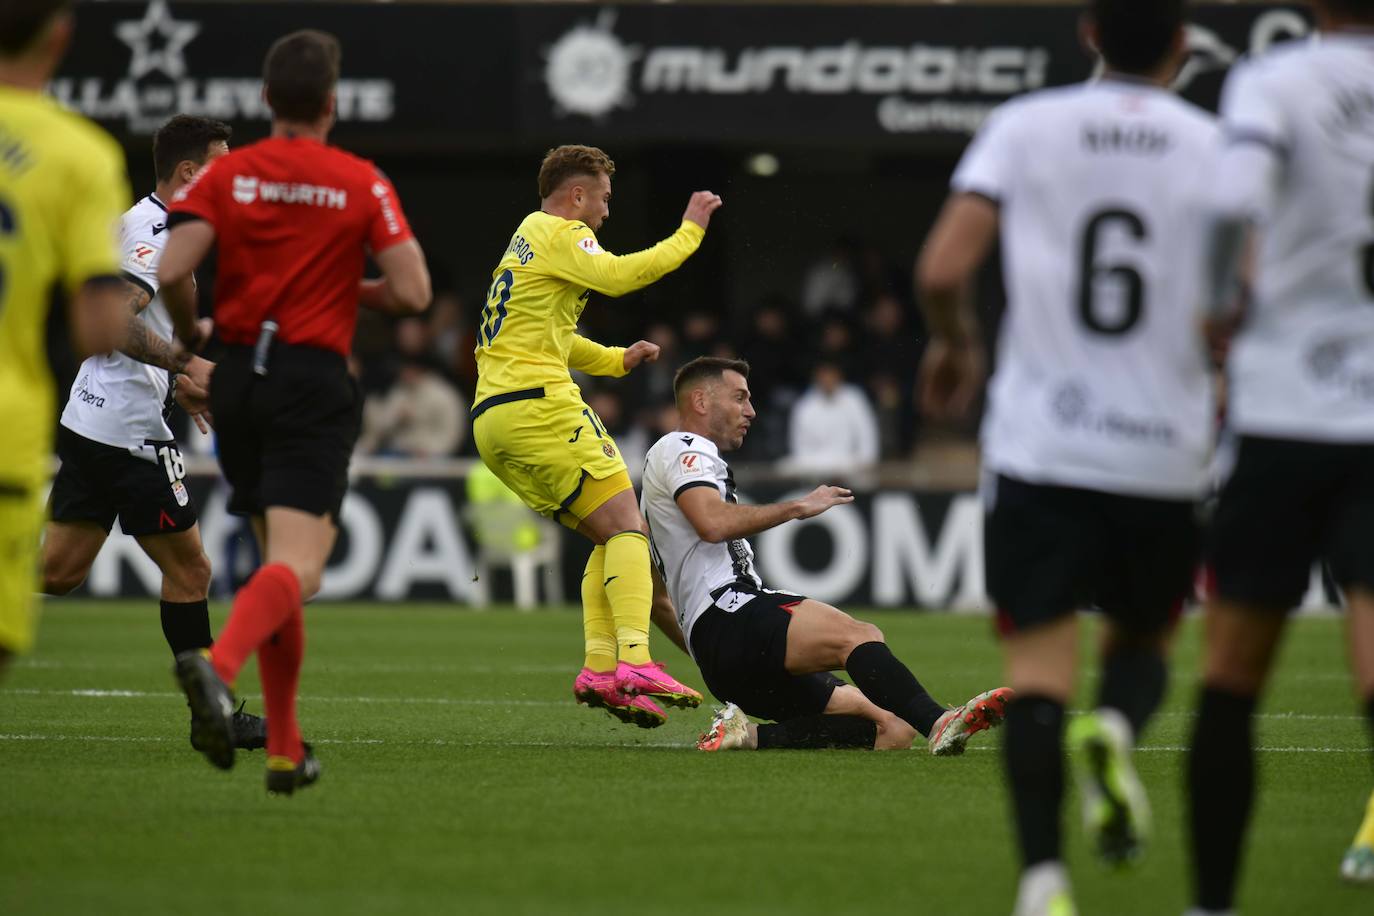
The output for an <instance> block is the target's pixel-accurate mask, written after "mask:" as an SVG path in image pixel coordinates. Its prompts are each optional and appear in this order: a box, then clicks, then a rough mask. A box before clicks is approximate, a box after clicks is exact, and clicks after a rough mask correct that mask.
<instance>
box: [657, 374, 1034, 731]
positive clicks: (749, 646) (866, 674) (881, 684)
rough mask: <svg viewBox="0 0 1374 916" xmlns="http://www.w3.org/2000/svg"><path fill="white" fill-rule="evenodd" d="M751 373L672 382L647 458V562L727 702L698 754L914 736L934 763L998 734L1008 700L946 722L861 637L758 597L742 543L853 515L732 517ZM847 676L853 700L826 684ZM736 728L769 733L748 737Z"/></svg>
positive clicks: (874, 644) (863, 626)
mask: <svg viewBox="0 0 1374 916" xmlns="http://www.w3.org/2000/svg"><path fill="white" fill-rule="evenodd" d="M748 375H749V364H748V363H746V362H743V361H741V360H733V359H720V358H717V357H711V356H703V357H700V358H698V359H695V360H693V361H692V362H690V363H687V364H686V365H685V366H683V367H682V368H681V369H679V370H678V373H677V376H676V378H675V379H674V380H673V389H674V391H675V393H676V396H677V409H678V428H677V431H676V432H671V433H669V434H668V435H666V436H664V437H663V438H661V439H659V440H658V442H656V443H654V445H653V447H652V448H650V449H649V453H648V455H647V456H646V457H645V461H644V479H643V491H644V495H643V497H642V499H641V506H642V508H643V511H644V517H645V518H646V519H647V520H648V522H649V530H650V537H651V540H652V544H653V556H654V562H655V563H656V564H657V565H658V569H659V573H660V574H661V575H662V577H663V581H664V582H665V583H666V584H667V586H668V592H669V594H670V595H671V596H672V599H673V606H674V607H676V608H677V621H678V625H679V626H680V627H681V629H682V633H683V636H684V638H685V641H686V644H687V646H688V647H689V650H690V653H691V655H692V658H693V659H694V660H695V661H696V663H697V667H698V668H700V669H701V675H702V677H704V678H705V679H706V684H707V686H709V687H710V688H711V692H712V693H714V694H715V695H716V697H718V698H719V699H721V700H724V701H726V706H725V708H723V709H721V710H720V711H719V712H718V713H717V714H716V717H715V720H714V721H713V722H712V723H711V727H710V729H708V730H707V732H706V734H704V735H702V737H701V740H700V741H699V742H698V743H697V747H698V748H700V749H701V750H703V751H722V750H740V749H744V750H765V749H769V748H823V747H860V748H874V749H881V750H887V749H896V748H909V747H911V742H912V740H913V739H914V738H915V737H916V734H917V733H918V732H919V733H920V734H921V735H922V736H924V737H925V738H926V745H927V746H928V747H929V748H930V752H931V753H932V754H935V755H937V756H941V757H944V756H950V755H954V754H960V753H963V750H964V746H965V744H967V743H968V739H969V738H970V737H971V736H972V735H974V734H975V733H977V732H980V731H983V730H984V729H987V728H992V727H995V726H997V725H999V724H1000V723H1001V721H1002V717H1003V711H1004V708H1005V706H1006V702H1007V700H1008V699H1009V698H1010V695H1011V691H1009V690H1006V689H1004V688H1002V689H997V690H990V691H987V692H986V693H981V694H979V695H978V696H976V697H974V698H973V699H972V700H969V702H968V703H966V704H964V705H963V706H960V707H958V708H956V709H946V708H945V707H943V706H941V705H940V704H939V703H937V702H936V701H935V700H934V699H932V698H931V696H930V694H929V693H927V692H926V690H925V688H924V687H922V686H921V684H920V682H919V681H917V680H916V677H915V675H913V674H912V673H911V671H910V669H908V668H907V667H906V666H905V665H903V664H902V663H901V661H899V660H898V659H897V658H896V656H894V655H893V654H892V651H891V650H890V649H888V647H887V644H886V643H885V642H884V641H883V634H882V632H881V631H879V629H878V628H877V627H875V626H873V625H872V624H870V623H864V622H863V621H859V620H855V619H854V618H853V617H850V616H849V615H848V614H846V613H845V612H843V611H841V610H839V609H838V608H833V607H831V606H830V605H828V604H823V603H822V602H820V601H815V600H813V599H811V598H803V597H802V596H800V595H793V594H789V593H787V592H778V591H774V590H772V589H769V588H764V587H763V581H762V580H761V579H760V578H759V576H758V573H757V572H756V571H755V570H754V551H753V549H752V548H751V547H750V546H749V541H748V540H746V539H747V538H749V537H751V536H753V535H755V534H759V533H761V532H764V531H767V530H768V529H770V528H776V527H777V526H779V525H782V524H784V523H786V522H788V521H791V520H793V519H801V518H811V517H812V516H816V515H820V514H821V513H822V512H824V511H826V510H827V509H830V508H831V507H833V506H839V505H844V504H845V503H849V502H853V501H854V497H853V495H851V494H850V492H849V491H848V490H844V489H841V488H840V487H829V486H821V487H817V488H816V489H815V490H813V491H812V492H811V493H809V494H807V495H806V496H804V497H802V498H801V499H795V500H790V501H788V502H784V503H776V504H773V505H766V506H745V505H740V503H739V501H738V499H737V498H736V496H735V478H734V476H733V475H732V474H731V472H730V466H729V465H728V464H726V463H725V459H724V458H722V457H721V453H722V452H728V451H733V450H734V449H737V448H739V447H740V445H741V444H742V443H743V442H744V437H745V435H746V434H748V432H749V426H750V423H751V422H752V421H753V419H754V407H753V404H752V403H750V400H749V382H748ZM840 669H844V670H845V671H846V672H848V674H849V676H850V677H851V678H852V679H853V681H854V685H853V686H851V685H849V684H846V683H845V682H844V681H841V680H840V679H839V678H837V677H835V676H834V675H832V674H831V673H830V672H831V671H837V670H840ZM746 715H752V716H757V717H760V718H764V719H772V720H773V722H772V723H771V724H761V725H755V724H754V723H752V722H749V721H748V719H747V718H746Z"/></svg>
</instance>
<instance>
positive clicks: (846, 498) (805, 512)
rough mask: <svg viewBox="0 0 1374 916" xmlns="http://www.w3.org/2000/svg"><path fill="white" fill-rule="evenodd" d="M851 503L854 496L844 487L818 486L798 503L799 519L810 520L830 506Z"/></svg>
mask: <svg viewBox="0 0 1374 916" xmlns="http://www.w3.org/2000/svg"><path fill="white" fill-rule="evenodd" d="M853 501H854V494H853V493H851V492H850V491H848V490H846V489H845V488H844V487H829V486H819V487H817V488H816V489H814V490H812V491H811V492H810V493H808V494H806V495H805V496H803V497H802V498H801V500H800V501H799V504H800V506H801V515H800V516H799V518H811V517H812V516H816V515H820V514H821V513H822V512H824V511H825V510H826V509H829V508H830V507H831V506H840V505H843V504H844V503H852V502H853Z"/></svg>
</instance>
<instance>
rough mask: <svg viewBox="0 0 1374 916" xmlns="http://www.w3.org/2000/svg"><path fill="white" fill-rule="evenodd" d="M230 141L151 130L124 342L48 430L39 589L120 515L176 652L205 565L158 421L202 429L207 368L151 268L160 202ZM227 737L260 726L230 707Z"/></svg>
mask: <svg viewBox="0 0 1374 916" xmlns="http://www.w3.org/2000/svg"><path fill="white" fill-rule="evenodd" d="M229 136H230V128H229V125H227V124H222V123H220V122H219V121H214V120H211V119H210V118H202V117H196V116H192V115H178V116H176V117H174V118H172V119H171V120H170V121H168V122H167V123H166V124H164V125H163V126H162V127H160V128H159V129H158V131H157V133H155V134H154V135H153V166H154V170H155V171H156V173H157V187H156V188H155V189H154V190H153V192H152V193H151V194H149V195H148V196H147V197H144V198H143V199H142V200H140V201H138V202H137V203H135V204H134V205H133V206H132V207H130V208H129V209H128V210H127V211H126V212H125V214H124V217H123V219H122V220H121V221H120V247H121V249H122V252H123V261H122V263H121V271H122V273H123V277H124V288H123V294H124V306H125V309H126V312H127V322H128V325H127V337H128V339H127V340H126V341H125V343H124V346H123V347H122V348H121V349H120V350H116V351H114V352H111V353H104V354H101V355H98V356H92V357H89V358H88V359H87V360H86V361H85V362H83V363H82V364H81V368H80V369H79V370H78V371H77V374H76V380H75V382H74V383H73V384H72V390H71V395H70V397H68V398H67V407H66V409H65V410H64V411H63V412H62V421H61V425H60V426H59V428H58V432H57V456H58V458H60V459H61V461H62V467H61V468H60V469H59V470H58V472H57V478H56V479H55V480H54V481H53V486H52V494H51V496H50V497H49V501H48V504H49V512H50V515H51V519H50V520H49V522H48V528H47V532H46V534H45V535H44V537H43V591H44V593H46V594H49V595H65V594H67V593H68V592H70V591H71V590H72V589H74V588H76V587H77V586H78V585H80V584H81V583H82V582H83V581H85V579H86V576H87V574H88V573H90V571H91V564H93V563H94V562H95V558H96V556H97V555H98V554H99V553H100V548H101V547H102V546H103V545H104V543H105V539H106V538H108V537H109V534H110V528H111V527H112V526H113V525H114V521H115V519H116V518H118V519H119V524H120V527H121V528H122V529H123V530H124V533H125V534H128V535H131V536H133V537H134V538H135V539H136V540H137V541H138V545H139V546H140V547H142V548H143V552H144V553H146V554H147V555H148V556H149V557H150V558H151V559H152V560H153V562H154V563H156V564H157V566H158V569H159V570H161V572H162V606H161V612H162V614H161V616H162V634H163V636H164V637H165V638H166V640H167V645H168V646H169V647H170V648H171V650H172V654H173V655H176V654H177V653H179V652H185V651H188V650H190V649H203V648H207V647H208V646H209V645H210V643H211V640H212V637H211V635H210V606H209V603H208V602H207V600H206V599H207V597H208V595H209V591H210V559H209V557H207V556H206V555H205V550H204V548H203V547H202V546H201V541H200V525H199V523H198V522H197V521H196V505H195V501H194V500H193V499H192V498H191V494H190V493H189V492H188V491H187V489H186V484H185V482H184V478H185V471H186V469H185V466H184V464H183V463H182V459H181V449H180V446H179V445H178V443H177V441H176V439H175V438H174V437H173V435H172V429H171V427H170V426H168V425H167V416H168V413H169V412H170V411H171V409H172V402H173V400H174V399H175V401H176V403H178V404H180V405H181V406H182V407H183V408H185V409H186V410H187V411H188V412H189V413H191V414H192V415H193V416H194V417H195V419H196V422H197V423H198V424H200V427H201V431H202V433H204V432H206V431H207V430H208V427H207V426H206V425H205V424H206V419H205V417H204V416H202V412H203V411H204V410H206V408H207V403H206V398H207V396H208V392H207V390H206V389H207V387H208V385H209V381H210V372H211V371H212V370H213V368H214V364H213V363H210V362H208V361H207V360H204V359H202V358H200V357H199V356H195V355H192V354H191V353H188V352H186V351H185V350H181V349H179V348H177V347H175V346H174V344H173V342H172V319H171V317H170V316H169V315H168V314H167V308H166V306H164V305H163V304H162V297H161V296H159V295H158V288H157V265H158V261H159V260H160V259H161V255H162V246H163V244H164V243H165V242H166V241H167V232H166V229H167V201H169V200H171V199H172V196H173V195H174V194H176V192H177V191H179V190H181V188H182V187H184V186H185V185H186V184H187V183H189V182H190V181H191V179H193V178H194V177H195V176H196V175H197V174H198V173H199V172H200V170H201V169H202V168H204V167H205V164H206V163H207V162H209V161H210V160H211V159H214V158H215V157H217V156H222V155H224V154H225V153H227V152H228V151H229V146H228V141H229ZM184 282H185V283H187V284H191V285H192V286H194V282H195V281H194V280H193V279H192V278H190V277H188V278H187V279H186V280H185V281H184ZM234 736H235V741H236V742H237V744H238V746H239V747H241V748H245V749H250V750H251V749H255V748H260V747H262V746H263V745H265V744H266V743H267V730H266V725H264V723H263V721H262V720H261V719H260V718H258V717H257V716H253V715H249V714H248V713H245V712H242V711H240V712H236V713H235V714H234ZM193 744H194V742H193ZM197 750H199V748H197Z"/></svg>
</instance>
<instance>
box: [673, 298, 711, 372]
mask: <svg viewBox="0 0 1374 916" xmlns="http://www.w3.org/2000/svg"><path fill="white" fill-rule="evenodd" d="M720 343H721V341H720V319H719V318H717V317H716V316H715V315H713V314H712V313H711V312H702V311H692V312H688V313H687V315H686V316H685V317H684V318H683V319H682V356H681V358H682V361H683V362H684V363H686V362H690V361H691V360H694V359H696V358H697V357H698V356H711V355H713V354H715V353H716V350H717V347H719V346H720ZM674 368H676V367H674Z"/></svg>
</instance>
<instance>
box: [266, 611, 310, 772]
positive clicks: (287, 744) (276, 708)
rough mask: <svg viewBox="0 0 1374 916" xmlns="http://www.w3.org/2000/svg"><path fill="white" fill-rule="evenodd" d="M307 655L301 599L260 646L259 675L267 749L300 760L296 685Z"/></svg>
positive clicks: (302, 754)
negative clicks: (265, 712)
mask: <svg viewBox="0 0 1374 916" xmlns="http://www.w3.org/2000/svg"><path fill="white" fill-rule="evenodd" d="M304 658H305V609H304V608H302V607H301V605H300V602H299V601H298V602H297V603H296V607H295V609H294V611H293V613H292V614H291V616H290V617H288V618H287V620H286V623H284V624H282V627H281V629H280V630H278V631H277V632H276V633H275V634H274V635H273V636H271V637H270V638H269V639H268V640H267V642H265V643H263V644H262V648H260V649H258V675H259V676H260V677H261V678H262V701H263V706H264V707H265V708H266V711H267V753H268V755H269V756H271V757H289V758H290V759H291V762H292V763H296V764H299V763H300V762H301V759H302V758H303V757H304V756H305V748H304V747H303V746H302V745H301V727H300V723H299V722H298V721H297V720H296V689H297V688H298V687H299V686H300V682H301V661H302V660H303V659H304Z"/></svg>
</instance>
